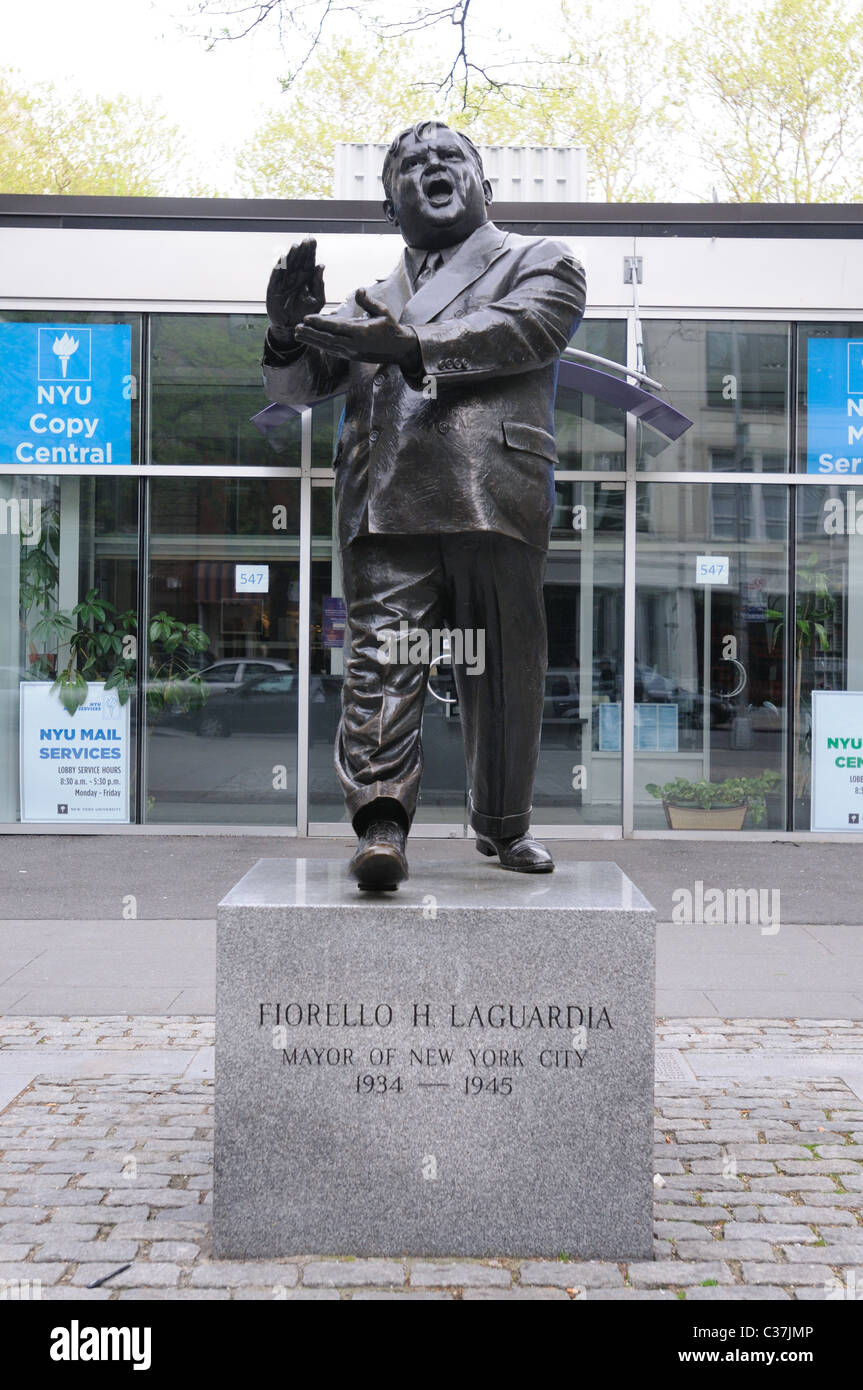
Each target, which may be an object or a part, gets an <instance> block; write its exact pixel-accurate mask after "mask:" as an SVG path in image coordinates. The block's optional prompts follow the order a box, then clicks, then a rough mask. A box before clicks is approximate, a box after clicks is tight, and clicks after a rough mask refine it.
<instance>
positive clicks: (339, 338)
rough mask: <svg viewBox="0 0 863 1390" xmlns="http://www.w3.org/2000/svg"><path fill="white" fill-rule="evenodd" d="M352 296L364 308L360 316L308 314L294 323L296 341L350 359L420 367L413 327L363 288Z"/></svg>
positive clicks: (414, 368)
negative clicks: (401, 320) (400, 319)
mask: <svg viewBox="0 0 863 1390" xmlns="http://www.w3.org/2000/svg"><path fill="white" fill-rule="evenodd" d="M354 298H355V299H356V302H357V304H358V305H359V307H360V308H361V309H363V310H364V311H365V313H364V315H363V317H362V318H336V317H333V316H325V315H323V314H309V315H308V316H307V317H306V319H305V320H304V322H303V323H302V324H300V325H298V327H297V334H296V340H297V342H298V343H305V344H306V345H307V346H309V347H317V348H321V349H322V351H324V352H330V353H334V354H335V355H336V356H337V357H346V358H347V359H348V360H349V361H352V362H377V363H379V364H381V365H385V364H387V363H390V362H397V363H398V364H399V365H400V366H404V367H405V368H406V369H408V370H411V371H417V370H419V368H420V367H421V366H422V359H421V357H420V351H419V344H418V342H417V336H416V334H415V333H414V332H413V330H412V329H410V328H405V327H403V326H402V324H400V323H399V322H398V320H397V319H396V318H395V316H394V315H393V314H392V313H391V311H390V310H389V309H388V308H387V306H386V304H384V303H382V302H381V301H380V300H377V299H374V298H372V296H371V295H370V294H369V293H368V292H367V291H366V290H357V292H356V294H355V296H354Z"/></svg>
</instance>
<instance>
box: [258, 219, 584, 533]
mask: <svg viewBox="0 0 863 1390" xmlns="http://www.w3.org/2000/svg"><path fill="white" fill-rule="evenodd" d="M369 292H370V293H371V294H372V295H373V296H374V297H375V298H377V299H382V300H384V301H385V303H386V304H387V306H388V307H389V308H390V310H391V311H392V312H393V314H394V315H395V316H396V318H397V319H399V321H400V322H401V323H403V324H407V325H410V326H411V327H412V328H413V329H414V331H415V333H416V336H417V339H418V341H419V346H420V352H421V356H422V363H423V371H422V374H421V376H419V377H416V378H409V377H408V376H407V375H406V374H405V372H404V371H403V370H402V369H401V368H400V367H398V366H395V365H390V366H386V367H376V366H375V365H374V364H373V363H364V362H350V363H349V362H347V361H346V360H345V359H344V358H338V357H335V356H332V355H330V354H328V353H324V352H320V351H317V350H316V349H313V348H299V347H297V348H295V349H293V350H291V351H289V352H286V353H279V352H278V351H276V350H275V349H274V348H273V346H272V344H271V343H270V341H269V338H268V340H267V345H266V347H265V350H264V363H263V366H264V385H265V387H266V390H267V394H268V396H269V398H270V400H272V401H283V402H285V403H287V404H289V405H300V404H305V405H311V404H312V403H313V402H314V401H315V400H319V399H321V398H322V397H325V396H328V395H332V394H333V393H334V392H337V391H339V390H340V389H341V390H344V389H346V390H347V399H346V402H345V411H344V416H343V423H342V428H341V431H340V436H339V441H338V447H337V449H336V454H335V459H334V468H335V495H336V505H337V509H338V528H339V531H338V533H339V543H340V545H341V546H345V545H348V544H349V543H350V542H351V541H352V540H353V539H354V538H355V537H356V536H358V535H362V534H366V533H369V532H371V533H374V534H397V533H406V534H416V533H424V534H427V533H434V534H438V533H441V532H453V531H499V532H502V533H503V534H504V535H507V536H513V537H515V538H516V539H517V540H521V541H524V542H526V543H527V544H528V545H532V546H535V547H539V548H541V549H543V550H544V549H545V548H546V547H547V545H548V540H549V534H550V527H551V514H552V509H553V503H554V483H553V477H554V464H555V462H556V460H557V451H556V448H555V443H554V394H555V385H556V378H557V365H558V361H559V358H560V354H561V352H562V351H563V349H564V348H565V347H566V345H567V343H568V342H569V340H570V338H571V337H572V335H573V333H574V332H575V329H576V327H577V326H578V323H579V321H580V319H581V316H582V314H583V312H584V301H585V280H584V273H583V271H582V268H581V266H580V265H579V263H578V261H576V260H575V259H574V258H573V257H572V255H571V254H570V252H569V250H568V248H567V247H566V246H565V245H564V244H563V243H562V242H558V241H550V240H548V239H546V238H544V237H525V236H520V235H518V234H517V233H514V232H504V231H501V229H500V228H499V227H496V226H495V225H494V223H493V222H485V223H483V225H482V226H481V227H478V228H477V230H476V231H475V232H473V234H472V235H471V236H469V237H468V238H467V239H466V240H465V241H463V242H462V243H461V245H460V246H459V248H458V250H457V251H456V252H455V254H454V255H453V256H452V257H451V258H450V259H449V260H448V261H447V263H446V264H445V265H443V266H442V267H441V268H440V269H439V270H438V271H437V273H436V274H435V275H433V276H432V278H431V279H430V280H428V281H426V283H425V284H423V285H422V286H421V287H420V288H419V289H418V290H417V291H416V292H414V289H413V286H412V284H411V282H410V280H409V278H408V273H407V269H406V267H405V260H404V256H403V257H402V259H401V260H400V262H399V264H398V265H397V266H396V268H395V269H394V270H393V271H392V273H391V274H390V275H388V276H387V277H386V278H385V279H384V280H379V281H378V282H377V283H376V284H375V285H372V286H370V287H369ZM337 314H338V315H339V316H340V317H348V318H355V317H363V311H362V310H361V309H360V308H359V307H358V305H357V304H356V301H355V299H354V298H353V296H351V298H350V299H348V300H347V301H346V302H345V303H344V304H343V305H342V306H341V308H340V309H339V310H337Z"/></svg>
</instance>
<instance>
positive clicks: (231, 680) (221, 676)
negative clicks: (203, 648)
mask: <svg viewBox="0 0 863 1390" xmlns="http://www.w3.org/2000/svg"><path fill="white" fill-rule="evenodd" d="M293 670H294V665H293V662H291V661H279V660H277V659H276V658H274V657H258V656H256V657H225V658H224V659H223V660H221V661H214V662H212V664H211V665H209V666H205V667H204V668H203V670H201V671H198V672H197V678H198V680H200V681H203V683H204V685H206V687H207V690H208V692H209V694H210V695H211V696H212V695H214V694H215V693H216V691H225V690H236V689H238V687H239V686H241V685H242V684H243V682H244V681H247V680H250V679H251V678H252V677H253V676H269V675H272V674H273V673H274V672H276V671H279V672H281V671H293Z"/></svg>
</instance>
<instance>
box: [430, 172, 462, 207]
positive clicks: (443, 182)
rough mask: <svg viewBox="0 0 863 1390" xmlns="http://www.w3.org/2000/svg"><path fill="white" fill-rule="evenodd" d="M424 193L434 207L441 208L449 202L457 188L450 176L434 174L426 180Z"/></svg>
mask: <svg viewBox="0 0 863 1390" xmlns="http://www.w3.org/2000/svg"><path fill="white" fill-rule="evenodd" d="M423 191H424V193H425V195H426V198H427V199H428V201H429V202H430V203H431V205H432V207H433V208H439V207H443V205H444V204H445V203H448V202H449V200H450V198H451V197H452V195H453V193H454V192H455V188H454V185H453V181H452V179H451V178H449V177H448V175H446V174H432V175H431V177H430V178H427V179H425V180H424V182H423Z"/></svg>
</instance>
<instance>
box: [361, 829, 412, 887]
mask: <svg viewBox="0 0 863 1390" xmlns="http://www.w3.org/2000/svg"><path fill="white" fill-rule="evenodd" d="M406 838H407V836H406V833H405V831H404V829H403V828H402V826H400V825H399V824H398V822H397V821H392V820H376V821H372V822H371V824H370V825H367V826H366V828H365V830H364V831H363V833H362V835H361V836H360V842H359V844H358V845H357V849H356V853H355V854H354V857H353V859H352V860H351V862H350V864H349V865H348V873H349V874H352V875H353V877H354V878H355V879H356V880H357V882H358V884H359V886H360V888H371V889H378V890H379V891H380V890H385V889H392V888H397V887H398V886H399V884H400V883H401V881H402V879H403V878H407V877H408V861H407V856H406V854H405V840H406Z"/></svg>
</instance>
